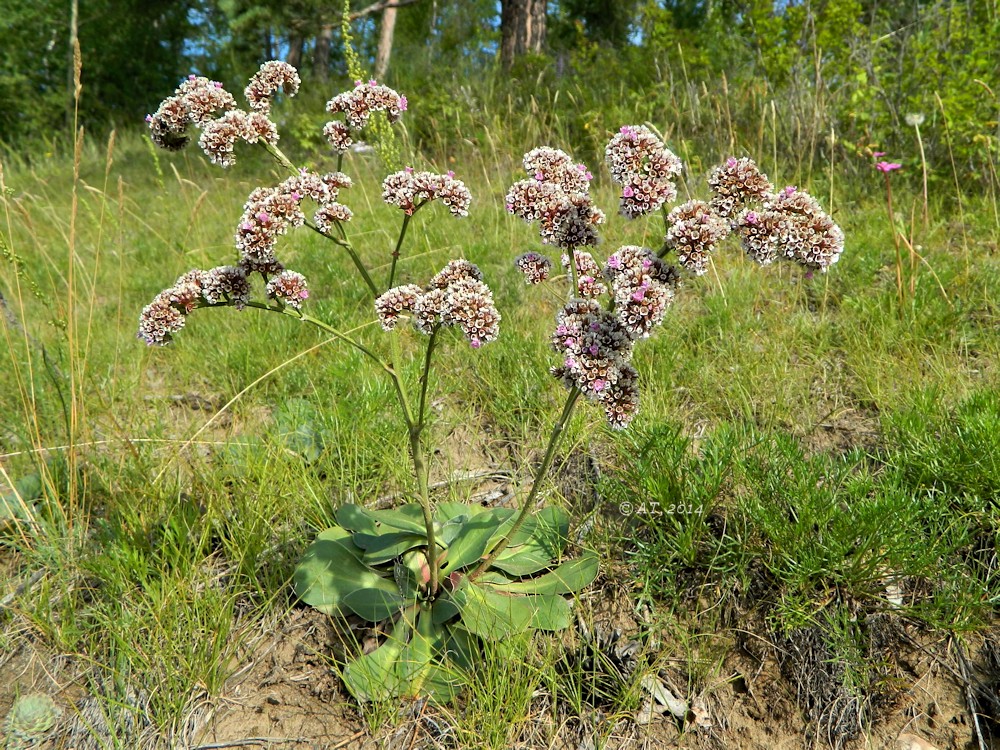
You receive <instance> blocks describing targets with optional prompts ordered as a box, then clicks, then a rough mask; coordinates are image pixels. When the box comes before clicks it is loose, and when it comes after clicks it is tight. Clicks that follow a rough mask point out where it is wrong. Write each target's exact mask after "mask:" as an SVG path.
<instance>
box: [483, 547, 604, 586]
mask: <svg viewBox="0 0 1000 750" xmlns="http://www.w3.org/2000/svg"><path fill="white" fill-rule="evenodd" d="M597 570H598V560H597V555H596V554H594V553H592V552H591V553H588V554H586V555H584V556H583V557H581V558H578V559H576V560H570V561H569V562H565V563H563V564H562V565H560V566H559V567H558V568H556V569H555V570H552V571H550V572H549V573H546V574H545V575H541V576H538V577H537V578H528V579H526V580H523V581H512V582H509V583H499V584H497V585H496V589H497V590H498V591H506V592H509V593H512V594H575V593H577V592H578V591H582V590H583V589H584V588H585V587H586V586H589V585H590V584H591V583H593V581H594V579H595V578H597ZM480 581H482V582H483V583H486V582H487V581H485V577H484V578H481V579H480Z"/></svg>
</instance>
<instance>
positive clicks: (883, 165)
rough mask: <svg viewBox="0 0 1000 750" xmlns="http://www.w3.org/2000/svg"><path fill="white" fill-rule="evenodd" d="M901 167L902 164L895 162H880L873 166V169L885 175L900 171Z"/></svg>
mask: <svg viewBox="0 0 1000 750" xmlns="http://www.w3.org/2000/svg"><path fill="white" fill-rule="evenodd" d="M902 167H903V165H902V164H896V163H895V162H891V161H880V162H879V163H878V164H876V165H875V169H877V170H878V171H879V172H886V173H888V172H891V171H893V170H894V169H902Z"/></svg>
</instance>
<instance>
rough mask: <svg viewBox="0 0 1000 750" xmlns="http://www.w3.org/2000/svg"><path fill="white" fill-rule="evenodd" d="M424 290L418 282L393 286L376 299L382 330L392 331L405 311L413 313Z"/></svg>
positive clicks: (376, 312)
mask: <svg viewBox="0 0 1000 750" xmlns="http://www.w3.org/2000/svg"><path fill="white" fill-rule="evenodd" d="M422 295H423V290H422V289H421V288H420V287H419V286H417V285H416V284H403V285H402V286H397V287H393V288H392V289H390V290H389V291H387V292H386V293H385V294H383V295H382V296H380V297H379V298H378V299H376V300H375V314H376V316H378V322H379V324H380V325H381V326H382V330H384V331H391V330H392V329H393V328H395V327H396V323H398V322H399V318H400V316H402V315H403V314H404V313H412V312H413V311H414V309H415V308H416V306H417V300H419V299H420V297H421V296H422Z"/></svg>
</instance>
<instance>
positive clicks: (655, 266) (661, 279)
mask: <svg viewBox="0 0 1000 750" xmlns="http://www.w3.org/2000/svg"><path fill="white" fill-rule="evenodd" d="M604 275H605V277H606V278H608V279H609V280H610V281H611V293H612V295H613V296H614V300H615V308H614V311H615V315H617V316H618V319H619V320H620V321H621V323H622V325H623V326H624V327H625V330H626V331H628V333H629V335H630V336H631V337H632V338H634V339H639V338H646V337H648V336H649V335H650V333H652V330H653V328H654V327H655V326H657V325H659V324H660V323H661V322H662V321H663V316H664V315H665V314H666V311H667V307H669V306H670V303H671V302H673V299H674V288H675V286H676V284H677V271H676V269H674V267H673V266H670V265H669V264H667V263H665V262H664V261H663V260H661V259H660V258H657V257H656V256H655V255H654V254H653V252H652V251H651V250H649V249H648V248H645V247H638V246H637V245H625V246H623V247H620V248H618V250H617V251H616V252H615V253H614V254H612V255H611V256H610V257H609V258H608V260H607V262H606V263H605V266H604Z"/></svg>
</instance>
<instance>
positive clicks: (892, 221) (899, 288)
mask: <svg viewBox="0 0 1000 750" xmlns="http://www.w3.org/2000/svg"><path fill="white" fill-rule="evenodd" d="M885 205H886V210H887V211H888V213H889V228H890V229H891V230H892V243H893V245H894V246H895V248H896V300H897V302H898V303H899V314H900V315H902V314H903V255H902V253H901V252H900V249H899V235H898V234H897V232H896V217H895V216H894V215H893V213H892V182H891V181H890V180H889V173H888V172H886V173H885Z"/></svg>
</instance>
